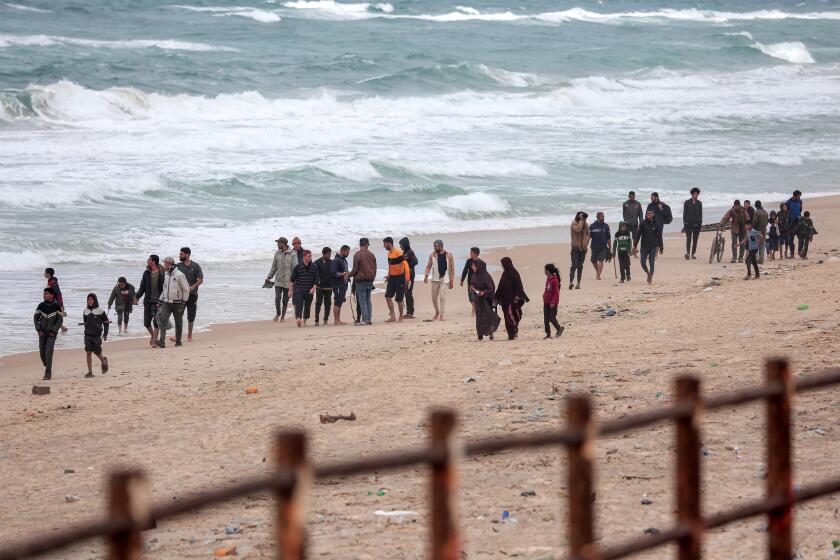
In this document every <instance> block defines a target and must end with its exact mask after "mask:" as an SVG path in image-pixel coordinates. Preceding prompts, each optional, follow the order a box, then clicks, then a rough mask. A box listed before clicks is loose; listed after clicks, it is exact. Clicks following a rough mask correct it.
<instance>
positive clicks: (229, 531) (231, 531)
mask: <svg viewBox="0 0 840 560" xmlns="http://www.w3.org/2000/svg"><path fill="white" fill-rule="evenodd" d="M241 532H242V529H241V528H239V527H235V526H233V525H228V526H227V527H225V534H226V535H238V534H240V533H241Z"/></svg>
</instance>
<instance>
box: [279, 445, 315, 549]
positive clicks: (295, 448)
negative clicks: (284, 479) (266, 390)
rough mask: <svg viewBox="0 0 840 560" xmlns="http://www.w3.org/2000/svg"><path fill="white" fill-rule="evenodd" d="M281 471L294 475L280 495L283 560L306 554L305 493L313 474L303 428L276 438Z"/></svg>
mask: <svg viewBox="0 0 840 560" xmlns="http://www.w3.org/2000/svg"><path fill="white" fill-rule="evenodd" d="M275 445H276V449H275V461H276V464H277V468H278V472H283V471H286V472H288V473H289V474H291V475H292V477H293V478H292V481H291V485H290V486H288V487H285V488H279V489H278V490H277V492H276V495H277V501H278V504H277V556H278V558H280V560H303V559H304V558H305V557H306V527H305V517H306V513H305V509H306V508H305V503H304V500H305V494H306V489H307V488H306V487H307V485H308V483H309V480H310V478H311V472H310V469H309V466H308V465H307V462H306V436H305V435H304V433H303V432H300V431H284V432H280V433H278V434H277V436H276V438H275Z"/></svg>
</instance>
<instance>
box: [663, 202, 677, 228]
mask: <svg viewBox="0 0 840 560" xmlns="http://www.w3.org/2000/svg"><path fill="white" fill-rule="evenodd" d="M662 221H663V222H664V223H666V224H670V223H671V222H673V221H674V215H673V214H672V213H671V207H670V206H668V205H667V204H665V203H664V202H663V203H662Z"/></svg>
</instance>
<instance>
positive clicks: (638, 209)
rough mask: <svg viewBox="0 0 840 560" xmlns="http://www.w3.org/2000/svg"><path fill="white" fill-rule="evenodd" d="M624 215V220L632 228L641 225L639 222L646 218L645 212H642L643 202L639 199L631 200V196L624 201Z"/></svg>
mask: <svg viewBox="0 0 840 560" xmlns="http://www.w3.org/2000/svg"><path fill="white" fill-rule="evenodd" d="M622 215H623V217H624V222H625V223H626V224H627V225H628V226H629V227H630V229H633V228H637V227H639V223H640V222H641V221H642V220H644V219H645V216H644V214H642V203H641V202H639V201H638V200H633V201H631V200H630V199H629V198H628V199H627V200H625V201H624V206H623V207H622Z"/></svg>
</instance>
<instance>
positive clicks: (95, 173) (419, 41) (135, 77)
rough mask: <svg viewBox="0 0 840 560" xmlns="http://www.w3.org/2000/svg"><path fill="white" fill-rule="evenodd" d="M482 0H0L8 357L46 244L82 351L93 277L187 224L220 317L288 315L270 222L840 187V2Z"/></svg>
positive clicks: (132, 276) (424, 228) (309, 225)
mask: <svg viewBox="0 0 840 560" xmlns="http://www.w3.org/2000/svg"><path fill="white" fill-rule="evenodd" d="M469 2H471V0H391V1H389V2H370V3H362V2H338V1H334V0H293V1H286V2H283V1H282V0H265V1H264V0H202V1H198V2H190V1H188V0H140V1H136V0H131V1H129V0H84V1H82V0H77V1H67V0H14V1H6V0H0V354H9V353H14V352H20V351H26V350H32V349H34V348H36V346H37V343H36V337H35V334H34V329H33V327H32V322H31V321H32V313H33V311H34V308H35V306H36V305H37V303H38V301H39V300H40V299H41V289H42V286H43V285H44V283H45V281H44V279H43V277H42V272H43V269H44V268H45V267H47V266H51V267H53V268H55V270H56V275H57V277H58V278H59V281H60V283H61V287H62V290H63V293H64V298H65V304H66V307H67V312H68V318H67V324H68V325H69V326H70V331H69V332H68V334H66V335H62V336H61V337H60V339H59V346H65V347H71V346H79V345H80V344H81V343H82V337H81V330H80V327H78V325H77V323H78V320H79V319H80V317H81V311H82V308H83V307H84V301H85V296H86V294H87V293H88V292H95V293H97V294H98V295H99V297H100V299H107V297H108V294H109V292H110V289H111V288H112V287H113V286H114V284H115V283H116V279H117V277H118V276H122V275H124V276H126V277H128V279H129V281H130V282H132V283H133V284H134V285H135V286H137V285H139V281H140V277H141V273H142V271H143V267H144V264H145V259H146V256H147V255H149V254H150V253H155V254H158V255H160V256H161V258H163V257H164V256H166V255H175V256H177V253H178V249H179V248H180V247H181V246H185V245H186V246H189V247H191V248H192V251H193V258H194V260H195V261H197V262H199V263H200V264H201V265H202V267H203V269H204V272H205V285H204V286H202V288H201V289H200V305H199V316H198V326H199V327H200V328H205V327H207V326H208V325H210V324H213V323H225V322H234V321H243V320H252V319H265V318H271V317H272V316H273V293H272V291H271V290H261V289H260V286H261V284H262V281H263V279H264V278H265V276H266V274H267V272H268V269H269V266H270V264H271V259H272V255H273V251H274V248H275V244H274V239H276V238H277V237H279V236H281V235H283V236H286V237H288V238H291V237H293V236H296V235H297V236H300V237H301V238H302V239H303V240H304V246H305V247H307V248H310V249H313V250H314V251H315V253H316V254H317V253H319V252H320V249H321V247H323V246H325V245H329V246H331V247H333V248H334V249H336V248H338V247H339V246H340V245H341V244H344V243H347V244H348V245H351V246H355V245H356V243H357V241H358V238H359V237H360V236H363V235H364V236H368V237H370V238H371V239H373V240H375V241H374V246H375V247H377V248H378V247H379V242H378V240H379V239H381V238H382V237H384V236H386V235H391V236H393V237H395V238H399V237H401V236H403V235H408V236H414V237H417V238H418V239H433V238H435V237H442V238H446V237H447V235H450V236H454V235H456V234H457V235H460V236H461V237H460V239H469V235H467V236H466V238H465V237H464V235H465V234H467V233H468V232H476V231H482V230H494V231H502V232H506V235H503V236H501V237H502V241H504V238H505V237H506V236H508V237H509V238H515V237H517V232H519V231H525V230H526V229H527V230H531V228H538V227H545V228H548V229H545V230H542V231H544V232H547V233H545V234H544V235H545V236H546V237H548V238H551V237H553V236H556V238H557V239H562V237H563V236H564V235H565V234H566V230H567V224H568V223H569V220H570V219H571V216H573V214H574V212H575V211H576V210H578V209H584V210H587V211H589V212H590V213H592V212H594V211H596V210H604V211H605V212H606V213H607V218H608V220H610V221H613V222H615V221H617V220H618V218H619V217H620V204H621V202H622V201H623V200H624V198H625V195H626V193H627V191H628V190H631V189H633V190H636V191H637V192H639V194H640V198H641V199H643V200H646V199H647V196H648V193H650V192H651V191H658V192H659V193H660V195H661V197H662V199H663V200H665V201H666V202H669V203H671V205H672V207H673V208H674V211H675V214H676V216H677V221H679V212H680V209H681V204H680V202H681V201H682V200H684V199H685V198H686V197H687V191H688V190H689V189H690V188H691V187H693V186H698V187H700V188H701V190H702V195H701V198H702V199H703V200H704V201H705V204H706V207H707V208H710V209H714V208H723V207H724V206H725V205H726V204H728V203H729V202H730V201H731V199H733V198H736V197H742V198H743V197H751V198H753V199H761V198H763V199H765V200H779V199H782V198H783V197H784V198H787V196H789V193H790V192H791V191H792V190H793V189H796V188H798V189H800V190H802V191H803V192H804V193H805V195H804V198H805V199H806V201H807V199H808V197H809V196H810V197H813V196H817V195H821V194H829V193H836V192H840V184H839V183H838V177H840V143H838V141H837V139H838V138H840V1H838V0H805V1H791V2H786V1H772V0H770V1H767V0H760V1H759V0H739V1H738V2H732V1H726V2H724V1H715V0H711V1H704V2H696V1H691V2H690V1H682V0H668V1H666V0H615V1H609V0H602V1H590V0H568V1H567V0H552V1H545V0H481V1H480V2H479V1H475V2H473V3H469ZM710 213H711V212H710ZM707 215H708V214H707ZM716 217H717V216H714V217H712V218H710V220H708V221H713V219H714V218H716ZM462 244H463V245H464V247H468V246H469V243H468V242H466V241H464V242H463V243H462ZM428 249H429V247H428V246H427V244H425V242H424V245H423V246H422V247H420V248H418V251H417V252H418V254H420V255H421V256H422V257H425V255H426V253H427V251H428ZM459 252H462V251H460V250H459ZM461 256H463V255H461V254H459V257H461ZM566 258H567V257H566V256H565V255H557V257H556V260H557V261H558V262H566V261H565V260H564V259H566ZM561 268H562V267H561ZM141 323H142V309H137V310H136V311H135V313H134V315H133V318H132V334H134V335H137V336H139V335H141V334H142V333H143V329H142V326H141Z"/></svg>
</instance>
